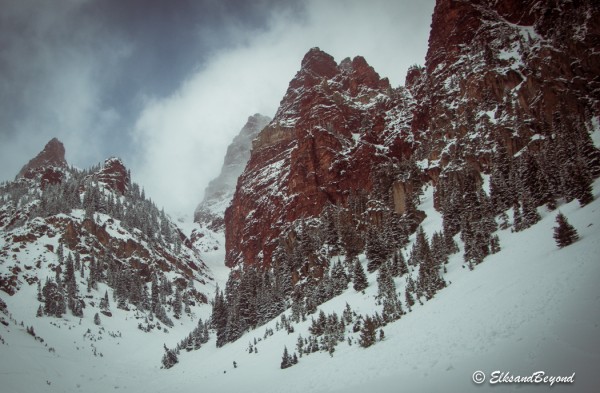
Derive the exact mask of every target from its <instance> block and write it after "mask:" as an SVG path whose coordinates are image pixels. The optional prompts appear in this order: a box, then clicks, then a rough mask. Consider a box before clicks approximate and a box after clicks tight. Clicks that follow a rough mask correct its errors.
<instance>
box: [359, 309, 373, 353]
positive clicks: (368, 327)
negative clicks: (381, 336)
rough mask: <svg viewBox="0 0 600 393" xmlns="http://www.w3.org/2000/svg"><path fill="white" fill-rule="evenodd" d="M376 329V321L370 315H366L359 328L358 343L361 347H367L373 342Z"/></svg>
mask: <svg viewBox="0 0 600 393" xmlns="http://www.w3.org/2000/svg"><path fill="white" fill-rule="evenodd" d="M376 329H377V325H376V322H375V321H374V320H373V318H371V317H370V316H367V317H366V318H365V320H364V323H363V326H362V329H361V330H360V338H359V340H358V343H359V344H360V346H361V347H363V348H368V347H370V346H371V345H373V344H375V341H376V333H375V330H376Z"/></svg>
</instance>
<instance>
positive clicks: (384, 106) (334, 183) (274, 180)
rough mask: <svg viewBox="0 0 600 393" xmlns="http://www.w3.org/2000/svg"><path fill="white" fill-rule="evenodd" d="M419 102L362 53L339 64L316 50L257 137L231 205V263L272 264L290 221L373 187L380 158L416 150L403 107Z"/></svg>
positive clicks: (227, 220) (228, 213)
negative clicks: (373, 66) (272, 117)
mask: <svg viewBox="0 0 600 393" xmlns="http://www.w3.org/2000/svg"><path fill="white" fill-rule="evenodd" d="M413 107H414V101H413V100H412V99H411V97H410V96H409V95H408V94H407V92H406V90H405V89H392V88H391V86H390V84H389V82H388V80H387V79H386V78H381V77H380V76H379V75H378V74H377V72H375V70H374V69H373V68H372V67H371V66H369V65H368V63H367V62H366V61H365V59H364V58H362V57H360V56H357V57H355V58H354V59H352V60H351V59H344V60H343V61H342V62H340V64H337V63H336V62H335V61H334V59H333V58H332V57H331V56H330V55H328V54H327V53H325V52H323V51H321V50H320V49H319V48H313V49H311V50H310V51H309V52H308V53H307V54H306V56H305V57H304V59H303V60H302V63H301V68H300V71H298V73H297V74H296V76H295V77H294V79H293V80H292V81H291V82H290V84H289V87H288V90H287V92H286V94H285V96H284V98H283V99H282V101H281V105H280V107H279V109H278V111H277V113H276V114H275V117H274V119H273V121H271V123H269V125H268V126H267V127H265V129H263V131H262V132H261V133H260V134H259V135H258V137H257V138H256V139H255V140H254V142H253V146H252V155H251V157H250V160H249V162H248V165H247V166H246V169H245V171H244V173H243V174H242V175H241V176H240V178H239V180H238V184H237V188H236V193H235V196H234V198H233V200H232V204H231V206H230V207H229V208H228V209H227V211H226V212H225V227H226V248H227V256H226V263H227V264H228V265H230V266H232V265H235V264H236V263H238V262H240V261H244V262H245V263H250V264H267V265H268V264H269V263H270V259H271V253H272V251H273V249H274V247H275V245H276V240H275V239H276V238H277V236H279V234H280V232H281V229H282V228H283V227H284V226H285V225H286V224H289V223H291V222H293V221H295V220H297V219H299V218H307V217H313V216H315V215H318V214H319V213H320V212H321V211H322V209H323V207H324V206H325V205H327V204H329V203H331V204H344V203H345V201H346V199H347V198H348V196H349V195H350V193H351V192H352V191H353V190H359V189H360V190H363V189H364V190H371V189H372V187H373V181H374V176H373V172H374V171H375V169H376V168H377V167H378V165H379V164H381V163H384V162H386V161H387V160H388V159H389V157H390V154H393V155H394V156H396V157H398V158H401V157H403V156H404V155H405V154H410V152H411V151H412V140H413V138H412V136H411V132H410V124H409V123H408V122H406V121H403V120H401V119H402V118H403V116H401V115H400V114H404V115H405V116H408V115H409V114H410V112H411V111H412V108H413ZM392 119H394V120H392ZM398 119H400V120H398ZM396 120H398V121H396Z"/></svg>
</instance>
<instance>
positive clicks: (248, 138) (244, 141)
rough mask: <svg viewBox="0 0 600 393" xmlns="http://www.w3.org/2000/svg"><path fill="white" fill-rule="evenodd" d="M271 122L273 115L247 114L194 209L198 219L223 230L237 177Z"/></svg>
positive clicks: (199, 221) (196, 219)
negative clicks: (255, 142)
mask: <svg viewBox="0 0 600 393" xmlns="http://www.w3.org/2000/svg"><path fill="white" fill-rule="evenodd" d="M270 121H271V118H270V117H268V116H264V115H261V114H259V113H256V114H254V115H252V116H249V117H248V121H247V122H246V124H245V125H244V127H243V128H242V129H241V130H240V133H239V134H238V135H237V136H236V137H235V138H234V139H233V141H232V142H231V144H230V145H229V147H227V154H226V155H225V159H224V161H223V167H222V168H221V173H220V174H219V176H217V177H216V178H214V179H213V180H211V182H210V183H209V184H208V187H206V190H205V191H204V199H203V200H202V202H201V203H200V204H199V205H198V207H197V208H196V211H195V212H194V221H195V222H198V223H201V224H205V225H206V226H208V227H209V228H211V229H213V230H223V229H224V224H223V215H224V212H225V209H226V208H227V206H229V202H231V198H233V193H234V192H235V186H236V183H237V179H238V177H239V176H240V175H241V174H242V172H243V171H244V168H245V167H246V164H247V163H248V160H249V159H250V150H251V147H252V141H253V140H254V138H256V136H257V135H258V134H259V133H260V131H261V130H262V129H263V128H264V127H265V126H266V125H267V124H269V122H270Z"/></svg>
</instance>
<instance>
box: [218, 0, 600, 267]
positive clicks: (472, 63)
mask: <svg viewBox="0 0 600 393" xmlns="http://www.w3.org/2000/svg"><path fill="white" fill-rule="evenodd" d="M599 13H600V12H599V9H598V7H596V6H595V5H594V3H593V2H592V1H554V2H546V1H541V0H530V1H526V2H519V1H483V0H481V1H458V0H438V1H437V3H436V7H435V10H434V14H433V17H432V25H431V35H430V39H429V48H428V52H427V57H426V61H425V66H424V67H417V66H416V67H413V68H411V69H410V70H409V72H408V74H407V78H406V86H405V87H398V88H392V87H391V86H390V84H389V82H388V81H387V79H385V78H381V77H380V76H379V75H378V74H377V73H376V72H375V71H374V70H373V68H372V67H370V66H369V65H368V64H367V62H366V60H365V59H363V58H362V57H360V56H358V57H355V58H354V59H353V60H350V59H345V60H343V61H342V62H341V63H340V64H337V63H336V62H335V61H334V59H333V58H332V57H331V56H329V55H328V54H326V53H324V52H322V51H321V50H319V49H318V48H313V49H311V50H310V51H309V52H308V53H307V54H306V56H305V57H304V59H303V60H302V63H301V67H300V71H298V73H297V74H296V76H295V77H294V79H293V80H292V81H291V82H290V84H289V88H288V90H287V92H286V94H285V96H284V98H283V99H282V101H281V105H280V107H279V110H278V111H277V113H276V115H275V117H274V119H273V121H271V123H270V124H269V125H268V126H267V127H266V128H265V129H264V130H263V131H262V132H261V133H260V134H259V135H258V137H257V138H256V140H255V141H254V142H253V148H252V154H251V157H250V160H249V162H248V165H247V166H246V169H245V171H244V173H243V174H242V175H241V176H240V178H239V180H238V183H237V188H236V192H235V195H234V198H233V200H232V203H231V206H230V207H229V208H228V209H227V211H226V213H225V227H226V248H227V256H226V264H227V265H229V266H233V265H236V264H239V263H244V264H250V265H269V264H270V263H271V259H272V252H273V250H274V249H275V247H276V243H277V238H278V236H279V235H280V234H281V233H283V232H284V231H285V230H286V228H289V227H290V226H291V225H293V223H294V222H296V221H297V220H299V219H307V218H311V217H316V216H317V215H319V214H321V213H322V211H323V210H324V208H325V207H326V206H328V205H337V206H344V205H345V204H346V203H347V199H348V196H349V195H351V194H352V193H354V192H357V191H359V190H361V191H363V192H365V193H367V194H373V193H374V192H379V193H380V194H391V195H392V198H391V204H392V206H391V208H392V209H393V210H395V211H396V213H398V214H402V213H405V211H406V209H407V204H409V202H410V201H409V199H410V200H412V198H410V197H411V194H412V192H413V190H412V184H413V182H414V180H415V179H414V175H416V176H418V177H420V178H421V180H422V181H431V182H432V184H433V185H436V184H437V183H438V181H439V179H440V177H447V176H450V175H449V174H450V173H456V175H455V176H454V178H455V179H458V181H460V182H468V181H474V182H475V183H477V184H481V183H482V182H483V180H482V177H481V175H480V174H485V173H489V172H490V163H491V160H492V155H493V153H494V152H495V151H498V149H502V148H506V150H507V152H508V154H509V155H510V156H511V157H518V156H519V155H520V154H523V152H524V151H527V152H535V150H536V149H538V148H539V147H538V146H539V145H540V144H541V143H542V142H543V141H544V140H546V141H552V140H553V138H555V137H556V135H557V133H562V134H564V135H567V134H568V133H571V137H575V138H577V136H576V135H583V134H579V133H581V132H583V133H585V134H586V135H587V132H588V131H590V130H591V125H592V122H593V121H594V119H596V120H595V121H597V116H598V114H599V113H600V106H599V105H600V104H599V98H600V85H599V83H600V80H599V79H598V75H600V22H599V21H600V18H599V16H600V15H598V14H599ZM398 50H401V48H398ZM582 130H583V131H582ZM552 135H554V136H552ZM540 141H542V142H540ZM548 143H550V142H548ZM406 163H411V164H410V165H408V166H413V167H414V166H415V165H416V166H417V167H418V169H419V171H417V172H418V173H417V172H415V171H412V172H411V171H395V172H394V171H392V172H394V173H392V175H391V176H387V178H386V181H385V182H384V183H385V184H382V179H383V178H385V176H381V174H382V173H384V172H385V167H386V165H387V166H388V167H389V166H392V167H394V168H397V167H399V166H402V165H405V164H406ZM410 173H412V174H413V176H412V178H411V175H410ZM465 174H468V175H465ZM436 194H437V191H436ZM384 199H385V196H384Z"/></svg>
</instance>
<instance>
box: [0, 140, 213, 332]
mask: <svg viewBox="0 0 600 393" xmlns="http://www.w3.org/2000/svg"><path fill="white" fill-rule="evenodd" d="M64 154H65V149H64V146H63V145H62V143H61V142H59V141H58V140H57V139H53V140H51V141H50V142H49V143H48V144H47V145H46V147H45V148H44V150H43V151H42V152H41V153H40V154H39V155H38V156H37V157H35V158H34V159H32V160H31V161H30V162H29V163H28V164H27V165H26V166H25V167H24V168H23V170H21V172H20V173H19V175H18V176H17V178H16V179H15V181H12V182H7V183H4V184H2V186H1V187H0V289H1V290H2V291H3V292H4V293H5V294H7V295H9V296H10V297H11V298H12V297H14V298H18V299H20V302H21V303H18V304H19V305H18V306H17V307H19V308H21V307H22V306H23V307H25V308H27V309H29V308H33V309H34V310H33V313H32V315H31V316H32V317H34V319H35V317H38V318H41V319H39V320H38V321H39V322H40V323H43V324H44V325H50V326H55V325H57V324H60V323H62V322H59V321H63V322H64V321H69V322H73V321H80V323H83V321H84V320H85V321H87V323H94V322H97V323H98V325H101V322H100V321H101V320H102V319H104V320H111V319H128V318H130V322H129V324H131V326H132V327H133V328H135V329H140V330H142V331H151V330H153V329H159V330H161V329H163V330H164V331H168V328H169V327H171V326H173V320H175V321H176V320H177V319H179V318H182V317H183V316H184V315H191V313H192V309H195V308H197V307H199V305H200V304H205V303H207V301H208V298H207V294H209V293H210V292H212V290H213V287H212V284H211V280H212V277H211V275H210V271H209V270H208V268H207V267H206V265H205V264H204V262H203V261H202V259H201V258H200V255H199V253H198V252H197V251H196V250H195V249H193V248H191V242H190V240H189V239H188V238H186V237H185V236H184V235H183V233H182V232H181V230H180V229H179V228H178V227H177V226H176V225H175V224H174V223H173V222H172V221H171V220H170V218H169V217H168V216H167V215H166V214H165V213H164V211H161V210H158V208H157V207H156V206H155V205H154V204H153V203H152V202H151V201H150V200H148V199H146V197H145V195H144V191H143V190H142V189H141V188H140V187H139V186H138V185H137V184H135V183H132V182H131V180H130V175H129V171H128V170H127V169H126V168H125V166H124V165H123V163H122V161H121V160H120V159H118V158H110V159H107V160H106V161H105V162H104V164H103V165H101V166H97V167H94V168H91V169H89V170H77V169H74V168H70V167H68V166H67V163H66V161H65V159H64ZM109 293H110V294H111V295H112V296H109ZM28 297H29V298H28ZM25 303H29V304H27V305H26V306H25ZM4 304H8V307H5V308H4V310H3V311H4V312H5V313H10V312H12V311H14V310H13V308H12V307H11V304H12V302H11V301H7V302H5V303H4ZM111 304H112V306H111ZM117 310H118V311H117ZM100 315H102V316H101V317H100ZM42 321H43V322H42ZM121 322H122V321H121ZM36 325H37V327H39V326H40V324H36ZM161 326H162V327H161Z"/></svg>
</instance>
